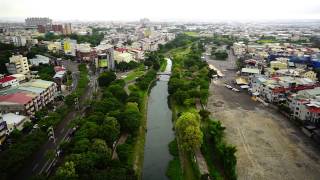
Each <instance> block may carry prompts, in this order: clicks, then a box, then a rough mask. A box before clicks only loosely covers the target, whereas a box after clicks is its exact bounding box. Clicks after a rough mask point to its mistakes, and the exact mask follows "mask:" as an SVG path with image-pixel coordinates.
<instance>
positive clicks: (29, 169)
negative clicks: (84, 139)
mask: <svg viewBox="0 0 320 180" xmlns="http://www.w3.org/2000/svg"><path fill="white" fill-rule="evenodd" d="M89 74H90V75H91V76H90V78H89V80H90V82H89V84H88V87H87V89H86V92H85V93H84V95H83V96H82V97H81V98H80V100H79V104H80V109H79V110H72V111H71V112H69V113H68V114H67V116H66V117H65V118H64V119H63V120H62V121H61V122H60V123H59V124H58V125H57V126H56V127H55V129H54V134H55V138H56V140H55V142H53V141H52V140H49V139H48V141H47V142H46V143H45V144H44V145H42V146H41V148H40V149H39V150H38V152H36V153H35V154H34V155H33V156H32V157H30V160H32V161H30V163H27V166H26V167H25V168H23V169H22V171H21V172H20V173H19V174H17V176H16V177H15V178H14V179H19V180H20V179H28V178H30V177H32V176H34V175H37V174H46V173H48V172H49V171H50V168H51V167H52V165H53V164H54V162H55V161H53V160H51V159H50V160H48V159H47V158H46V154H47V153H48V152H50V151H52V150H53V151H54V152H56V151H57V150H58V149H57V148H58V146H59V144H60V143H61V142H63V141H65V140H69V134H70V132H71V131H72V128H71V127H69V124H70V123H71V121H72V120H73V119H75V118H76V117H79V116H82V115H83V114H84V111H85V107H84V106H85V102H86V101H87V100H90V99H92V97H93V94H94V92H96V91H97V87H98V86H97V77H98V76H97V75H95V74H93V73H92V71H91V70H89Z"/></svg>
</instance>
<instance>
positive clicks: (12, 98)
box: [0, 93, 32, 104]
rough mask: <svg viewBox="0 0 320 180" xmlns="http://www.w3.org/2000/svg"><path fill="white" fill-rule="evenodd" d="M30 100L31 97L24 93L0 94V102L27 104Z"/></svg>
mask: <svg viewBox="0 0 320 180" xmlns="http://www.w3.org/2000/svg"><path fill="white" fill-rule="evenodd" d="M30 101H32V97H30V96H28V95H27V94H25V93H15V94H9V95H3V96H0V102H11V103H16V104H28V103H29V102H30Z"/></svg>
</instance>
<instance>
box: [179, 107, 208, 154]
mask: <svg viewBox="0 0 320 180" xmlns="http://www.w3.org/2000/svg"><path fill="white" fill-rule="evenodd" d="M175 127H176V129H177V132H178V136H179V138H180V142H181V147H182V148H183V149H184V150H185V151H192V150H194V149H196V148H199V147H200V146H201V144H202V140H203V134H202V131H201V129H200V116H199V114H198V113H197V112H195V111H191V112H184V113H182V115H181V116H180V117H179V118H178V119H177V122H176V124H175Z"/></svg>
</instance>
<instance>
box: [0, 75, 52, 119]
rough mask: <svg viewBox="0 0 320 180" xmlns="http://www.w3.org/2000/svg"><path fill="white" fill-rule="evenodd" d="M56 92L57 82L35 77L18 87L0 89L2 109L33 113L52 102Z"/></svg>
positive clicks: (0, 107)
mask: <svg viewBox="0 0 320 180" xmlns="http://www.w3.org/2000/svg"><path fill="white" fill-rule="evenodd" d="M56 92H57V85H56V83H54V82H51V81H44V80H41V79H33V80H31V81H29V82H26V83H23V84H21V85H20V86H18V87H12V88H10V89H6V90H2V91H0V111H1V112H2V113H9V112H12V113H16V112H18V113H19V114H24V115H33V114H34V113H35V112H36V111H39V110H40V109H42V108H43V107H44V106H46V105H47V104H48V103H50V102H52V101H53V100H54V96H55V94H56Z"/></svg>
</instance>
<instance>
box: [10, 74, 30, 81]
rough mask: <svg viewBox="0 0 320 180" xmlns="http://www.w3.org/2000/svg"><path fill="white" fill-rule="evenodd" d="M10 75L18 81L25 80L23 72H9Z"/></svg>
mask: <svg viewBox="0 0 320 180" xmlns="http://www.w3.org/2000/svg"><path fill="white" fill-rule="evenodd" d="M10 76H11V77H15V78H16V79H17V81H18V82H19V83H21V82H24V81H26V75H24V74H11V75H10Z"/></svg>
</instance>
